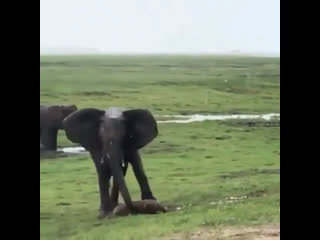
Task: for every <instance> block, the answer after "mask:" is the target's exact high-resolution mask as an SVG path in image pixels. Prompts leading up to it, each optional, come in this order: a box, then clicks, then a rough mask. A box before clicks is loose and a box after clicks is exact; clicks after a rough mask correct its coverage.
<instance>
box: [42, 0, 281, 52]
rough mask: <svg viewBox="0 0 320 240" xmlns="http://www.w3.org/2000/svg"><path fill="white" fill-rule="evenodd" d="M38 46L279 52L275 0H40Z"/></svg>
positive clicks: (110, 49) (129, 49) (123, 50)
mask: <svg viewBox="0 0 320 240" xmlns="http://www.w3.org/2000/svg"><path fill="white" fill-rule="evenodd" d="M41 48H44V49H46V48H93V49H97V50H100V51H103V52H113V53H116V52H119V53H214V52H227V51H232V50H241V51H242V52H266V53H280V0H40V49H41Z"/></svg>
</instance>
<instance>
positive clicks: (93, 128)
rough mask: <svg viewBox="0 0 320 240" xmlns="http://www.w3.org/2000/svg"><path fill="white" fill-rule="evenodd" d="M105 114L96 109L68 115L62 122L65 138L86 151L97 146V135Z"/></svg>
mask: <svg viewBox="0 0 320 240" xmlns="http://www.w3.org/2000/svg"><path fill="white" fill-rule="evenodd" d="M104 114H105V112H104V111H101V110H98V109H93V108H90V109H81V110H79V111H76V112H74V113H72V114H70V115H69V116H68V117H66V118H65V119H64V121H63V127H64V130H65V132H66V136H67V138H68V139H69V140H70V141H71V142H73V143H78V144H80V145H81V146H82V147H84V148H85V149H87V150H89V151H90V150H92V149H93V148H96V147H98V146H99V141H98V133H99V126H100V122H101V119H102V117H103V116H104Z"/></svg>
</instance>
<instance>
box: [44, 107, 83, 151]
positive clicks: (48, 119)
mask: <svg viewBox="0 0 320 240" xmlns="http://www.w3.org/2000/svg"><path fill="white" fill-rule="evenodd" d="M77 110H78V108H77V106H75V105H53V106H41V105H40V151H56V150H57V137H58V131H59V130H62V129H63V124H62V121H63V120H64V119H65V118H66V117H67V116H69V115H70V114H71V113H73V112H75V111H77Z"/></svg>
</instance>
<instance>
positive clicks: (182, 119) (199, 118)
mask: <svg viewBox="0 0 320 240" xmlns="http://www.w3.org/2000/svg"><path fill="white" fill-rule="evenodd" d="M158 117H161V118H171V119H169V120H161V121H158V123H193V122H204V121H225V120H237V119H239V120H242V119H262V120H266V121H270V120H272V119H275V118H277V119H278V118H280V114H277V113H268V114H261V115H259V114H256V115H248V114H234V115H201V114H195V115H172V116H170V115H164V116H158Z"/></svg>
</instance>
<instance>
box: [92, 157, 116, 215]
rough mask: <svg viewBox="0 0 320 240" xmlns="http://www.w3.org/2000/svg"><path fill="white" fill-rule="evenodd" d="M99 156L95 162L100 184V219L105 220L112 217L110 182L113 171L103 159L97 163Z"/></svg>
mask: <svg viewBox="0 0 320 240" xmlns="http://www.w3.org/2000/svg"><path fill="white" fill-rule="evenodd" d="M97 159H98V157H97V155H96V156H95V158H94V162H95V165H96V169H97V174H98V184H99V191H100V208H99V215H98V218H104V217H107V216H111V215H112V210H113V208H112V202H111V198H110V194H109V181H110V177H111V171H110V169H109V168H108V167H107V166H106V163H104V162H103V161H102V160H101V159H100V161H97Z"/></svg>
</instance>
